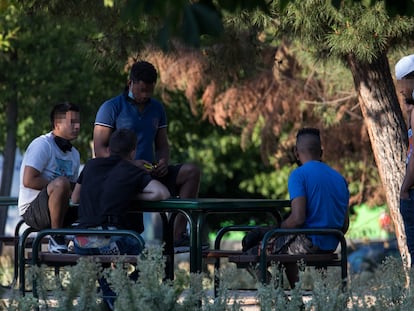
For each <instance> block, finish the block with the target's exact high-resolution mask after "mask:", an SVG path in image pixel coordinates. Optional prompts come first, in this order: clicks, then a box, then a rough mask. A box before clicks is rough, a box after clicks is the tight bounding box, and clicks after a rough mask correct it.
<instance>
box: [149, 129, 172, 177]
mask: <svg viewBox="0 0 414 311" xmlns="http://www.w3.org/2000/svg"><path fill="white" fill-rule="evenodd" d="M154 143H155V155H156V158H157V160H158V165H157V168H156V169H155V170H154V171H153V175H154V176H159V177H162V176H164V175H166V174H167V173H168V164H169V161H170V146H169V143H168V136H167V128H161V129H158V131H157V136H155V142H154Z"/></svg>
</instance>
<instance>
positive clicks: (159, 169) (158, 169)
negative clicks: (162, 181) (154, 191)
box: [151, 159, 168, 177]
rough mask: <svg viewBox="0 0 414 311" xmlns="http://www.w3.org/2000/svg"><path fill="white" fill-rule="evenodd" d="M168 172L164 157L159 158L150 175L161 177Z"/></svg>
mask: <svg viewBox="0 0 414 311" xmlns="http://www.w3.org/2000/svg"><path fill="white" fill-rule="evenodd" d="M167 173H168V162H167V161H166V160H164V159H160V160H159V161H158V163H157V164H156V165H154V169H153V170H152V172H151V175H153V176H156V177H163V176H165V175H167Z"/></svg>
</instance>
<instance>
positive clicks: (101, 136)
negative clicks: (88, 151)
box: [93, 125, 112, 158]
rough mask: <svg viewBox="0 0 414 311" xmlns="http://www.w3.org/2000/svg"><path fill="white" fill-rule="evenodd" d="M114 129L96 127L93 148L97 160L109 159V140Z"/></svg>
mask: <svg viewBox="0 0 414 311" xmlns="http://www.w3.org/2000/svg"><path fill="white" fill-rule="evenodd" d="M111 133H112V128H110V127H107V126H102V125H95V127H94V128H93V148H94V151H95V156H96V157H97V158H104V157H109V138H110V137H111Z"/></svg>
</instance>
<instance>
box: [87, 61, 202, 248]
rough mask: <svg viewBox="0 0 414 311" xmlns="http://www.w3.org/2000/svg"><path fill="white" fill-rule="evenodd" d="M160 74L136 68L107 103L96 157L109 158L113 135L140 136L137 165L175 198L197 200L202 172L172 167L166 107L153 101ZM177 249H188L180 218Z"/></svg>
mask: <svg viewBox="0 0 414 311" xmlns="http://www.w3.org/2000/svg"><path fill="white" fill-rule="evenodd" d="M156 81H157V71H156V70H155V68H154V66H153V65H152V64H151V63H149V62H146V61H138V62H136V63H134V64H133V66H132V68H131V72H130V76H129V80H128V85H127V87H126V89H125V91H124V92H123V93H122V94H120V95H118V96H116V97H114V98H111V99H109V100H108V101H106V102H104V103H103V104H102V106H101V107H100V108H99V110H98V113H97V115H96V120H95V126H94V131H93V142H94V149H95V155H96V157H107V156H109V153H108V143H109V138H110V136H111V133H112V132H113V131H114V130H116V129H120V128H126V129H130V130H133V131H134V132H135V133H136V135H137V140H138V143H137V150H136V157H135V159H136V163H137V165H138V166H139V167H141V168H142V169H145V170H147V171H148V172H150V174H151V176H152V177H153V178H155V179H157V180H159V181H161V182H162V183H163V184H164V185H165V186H166V187H167V188H168V190H169V191H170V193H171V196H173V197H177V196H178V197H180V198H183V199H184V198H196V197H197V196H198V190H199V185H200V170H199V168H198V167H197V166H196V165H194V164H190V163H184V164H178V165H170V148H169V143H168V136H167V117H166V114H165V110H164V107H163V105H162V104H161V103H160V102H159V101H157V100H155V99H154V98H152V95H153V91H154V87H155V83H156ZM174 241H175V246H188V244H189V239H188V235H187V230H186V220H185V218H184V216H182V215H178V216H177V218H176V221H175V228H174Z"/></svg>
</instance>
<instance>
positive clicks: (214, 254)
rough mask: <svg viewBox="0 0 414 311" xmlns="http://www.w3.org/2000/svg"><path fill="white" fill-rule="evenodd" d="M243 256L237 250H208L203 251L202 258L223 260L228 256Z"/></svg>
mask: <svg viewBox="0 0 414 311" xmlns="http://www.w3.org/2000/svg"><path fill="white" fill-rule="evenodd" d="M237 255H243V252H242V251H239V250H223V249H208V250H206V251H203V257H205V258H223V257H230V256H237Z"/></svg>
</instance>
